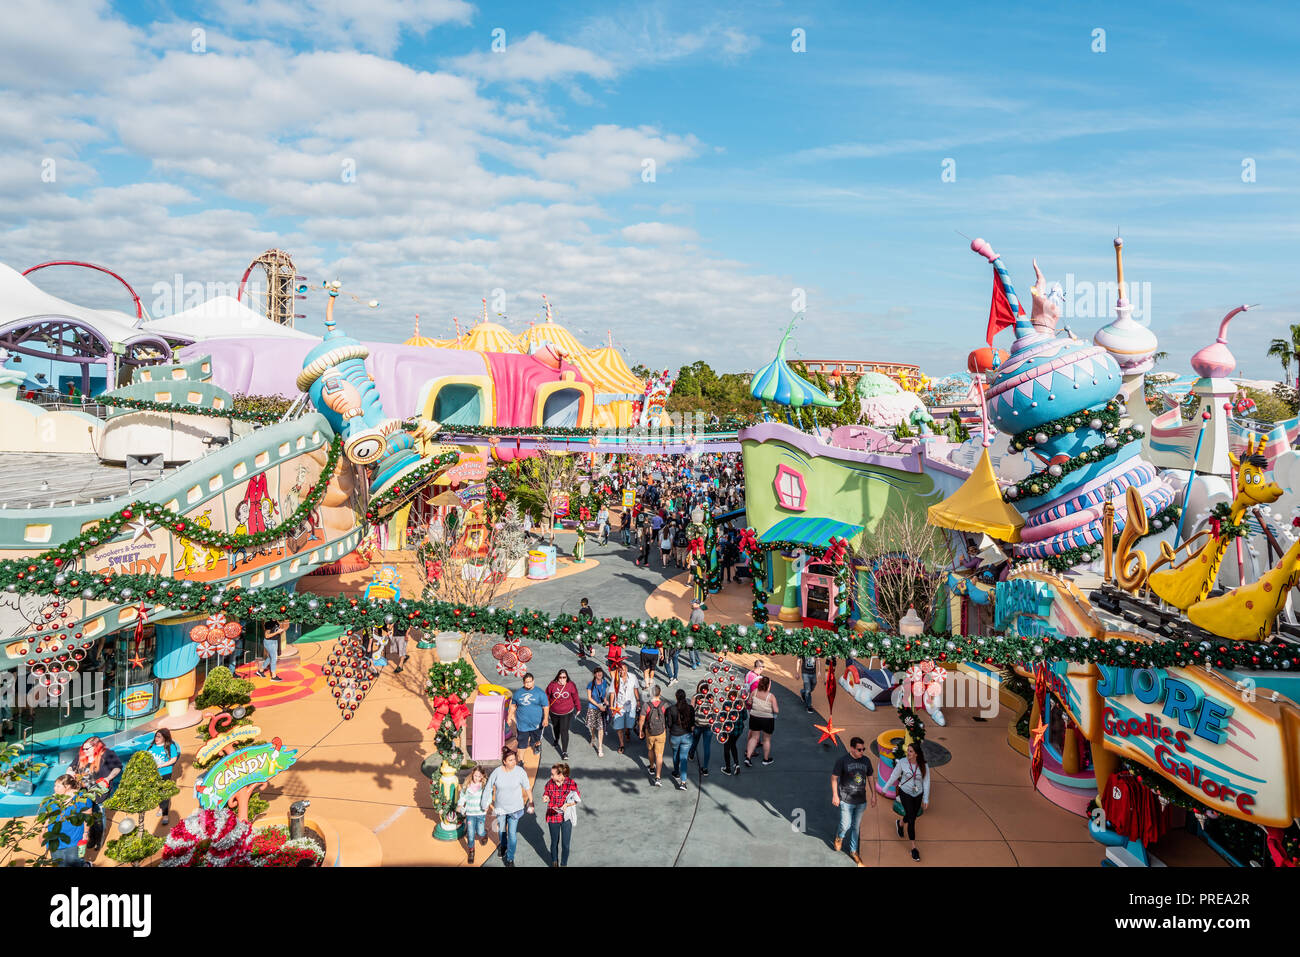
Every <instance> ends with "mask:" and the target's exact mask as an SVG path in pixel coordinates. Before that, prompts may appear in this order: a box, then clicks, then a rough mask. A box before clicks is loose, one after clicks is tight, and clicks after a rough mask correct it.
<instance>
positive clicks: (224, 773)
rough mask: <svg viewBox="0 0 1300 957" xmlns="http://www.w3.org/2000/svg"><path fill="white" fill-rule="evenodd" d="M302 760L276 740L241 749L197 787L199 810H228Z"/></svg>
mask: <svg viewBox="0 0 1300 957" xmlns="http://www.w3.org/2000/svg"><path fill="white" fill-rule="evenodd" d="M297 760H298V752H297V750H291V751H286V750H285V749H284V743H283V742H282V741H281V740H280V739H279V738H275V739H273V740H272V741H271V743H270V744H255V745H253V746H252V747H248V748H241V749H240V750H238V751H236V752H235V753H234V754H230V755H227V756H226V757H224V758H222V759H221V760H220V761H218V762H217V763H216V764H214V765H213V766H212V767H211V768H210V769H209V770H208V773H207V774H205V775H204V776H203V778H202V780H199V781H196V782H195V784H194V795H195V797H197V798H198V801H199V807H201V808H205V809H207V810H209V811H215V810H217V809H219V808H223V807H225V806H226V805H227V804H228V803H230V801H231V799H233V798H234V797H235V796H236V795H238V793H239V792H240V791H242V790H243V789H244V788H247V787H252V786H253V785H256V784H265V783H266V782H267V781H269V780H271V778H273V777H275V776H276V775H277V774H279V773H280V772H281V771H283V770H284V769H285V768H287V767H289V766H290V765H291V764H293V763H294V762H295V761H297Z"/></svg>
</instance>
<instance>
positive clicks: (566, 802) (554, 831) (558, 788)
mask: <svg viewBox="0 0 1300 957" xmlns="http://www.w3.org/2000/svg"><path fill="white" fill-rule="evenodd" d="M542 794H543V795H544V796H545V797H546V829H547V830H548V831H550V832H551V866H552V867H568V866H569V845H570V844H571V843H572V842H573V824H574V822H575V821H576V820H577V817H578V804H579V803H580V802H581V801H582V795H581V794H580V793H578V785H577V782H575V781H574V780H573V778H571V777H570V776H569V766H568V765H567V764H564V763H560V764H552V765H551V779H550V780H549V781H547V782H546V787H545V789H544V790H543V791H542Z"/></svg>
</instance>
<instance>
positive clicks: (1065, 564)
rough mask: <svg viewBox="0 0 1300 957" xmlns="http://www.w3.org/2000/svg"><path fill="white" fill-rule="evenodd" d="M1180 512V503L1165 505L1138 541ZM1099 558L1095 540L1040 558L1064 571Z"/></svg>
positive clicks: (1021, 560) (1022, 559)
mask: <svg viewBox="0 0 1300 957" xmlns="http://www.w3.org/2000/svg"><path fill="white" fill-rule="evenodd" d="M1181 513H1182V507H1181V506H1180V505H1176V504H1174V505H1166V506H1165V507H1164V508H1162V509H1161V510H1160V511H1158V512H1156V513H1155V514H1154V515H1152V516H1151V519H1150V523H1149V528H1150V529H1151V531H1149V532H1147V534H1146V535H1143V536H1142V538H1139V539H1138V541H1142V539H1143V538H1148V537H1150V536H1151V535H1159V534H1160V533H1161V532H1162V531H1164V530H1165V528H1166V527H1167V526H1169V525H1171V524H1173V523H1174V522H1176V521H1178V516H1179V515H1180V514H1181ZM1119 534H1120V533H1118V532H1116V533H1115V537H1114V545H1115V546H1116V547H1118V546H1119ZM1099 558H1101V543H1100V542H1097V543H1094V544H1092V545H1080V546H1079V547H1077V548H1071V549H1069V550H1068V551H1064V552H1061V554H1059V555H1053V556H1052V557H1051V558H1045V559H1041V561H1042V562H1043V564H1045V565H1046V566H1047V567H1048V568H1050V569H1051V570H1052V571H1056V572H1064V571H1069V570H1070V569H1071V568H1074V566H1075V565H1079V564H1082V563H1083V562H1095V561H1097V560H1098V559H1099ZM1032 560H1033V559H1030V558H1028V557H1020V558H1016V559H1015V560H1014V564H1017V565H1021V564H1024V563H1026V562H1029V561H1032Z"/></svg>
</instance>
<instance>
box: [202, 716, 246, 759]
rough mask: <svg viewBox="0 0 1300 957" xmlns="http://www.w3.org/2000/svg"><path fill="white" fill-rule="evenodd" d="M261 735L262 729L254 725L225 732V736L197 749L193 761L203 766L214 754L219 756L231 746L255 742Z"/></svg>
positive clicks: (218, 737)
mask: <svg viewBox="0 0 1300 957" xmlns="http://www.w3.org/2000/svg"><path fill="white" fill-rule="evenodd" d="M261 733H262V729H261V728H259V727H258V726H257V725H255V724H246V725H244V726H243V727H241V728H235V729H234V730H232V731H227V732H226V733H225V734H222V735H218V736H217V737H215V738H213V739H212V740H211V741H209V742H208V743H207V744H205V745H204V746H203V747H201V748H199V752H198V754H196V755H195V756H194V759H195V760H196V761H197V762H198V763H199V764H204V763H206V762H207V760H208V758H210V757H212V756H213V755H214V754H219V753H220V752H222V751H224V750H226V748H228V747H230V746H231V745H235V744H245V743H247V742H249V741H256V740H257V738H258V736H259V735H260V734H261Z"/></svg>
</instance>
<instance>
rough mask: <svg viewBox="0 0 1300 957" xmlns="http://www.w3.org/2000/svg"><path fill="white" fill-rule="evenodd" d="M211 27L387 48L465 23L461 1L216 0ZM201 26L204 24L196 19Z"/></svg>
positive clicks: (467, 9)
mask: <svg viewBox="0 0 1300 957" xmlns="http://www.w3.org/2000/svg"><path fill="white" fill-rule="evenodd" d="M214 7H215V9H216V11H217V12H218V13H219V15H220V16H219V18H218V17H214V18H213V20H214V21H215V22H214V23H213V25H214V26H216V27H218V28H224V29H229V30H230V31H231V32H235V33H237V32H244V33H249V34H252V35H254V36H262V37H266V36H269V37H273V38H279V37H282V36H284V34H285V33H291V34H295V35H297V36H299V37H301V38H303V39H306V40H308V41H310V42H311V43H312V45H313V46H356V47H359V48H361V49H363V50H370V51H373V52H375V53H385V54H386V53H391V52H392V51H393V50H395V49H396V48H397V45H398V43H399V42H400V41H401V37H402V34H404V33H414V34H416V35H420V36H422V35H424V34H426V33H428V32H429V30H430V29H431V28H432V27H435V26H438V25H440V24H444V23H457V24H467V23H469V22H470V20H471V18H472V17H473V14H474V7H473V5H471V4H469V3H465V2H464V0H366V2H365V3H358V2H357V0H297V2H293V3H290V2H286V0H216V3H215V4H214ZM197 25H203V24H197Z"/></svg>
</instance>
